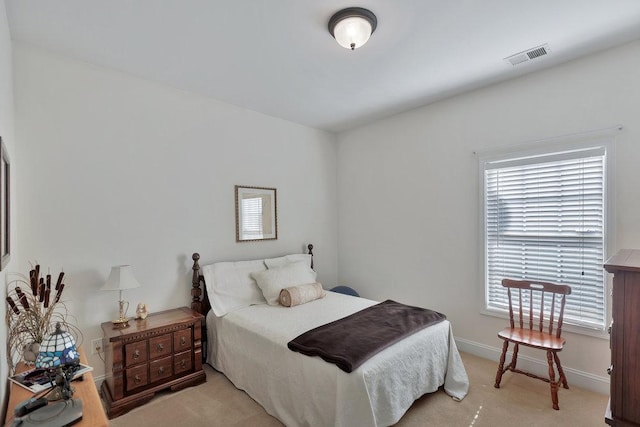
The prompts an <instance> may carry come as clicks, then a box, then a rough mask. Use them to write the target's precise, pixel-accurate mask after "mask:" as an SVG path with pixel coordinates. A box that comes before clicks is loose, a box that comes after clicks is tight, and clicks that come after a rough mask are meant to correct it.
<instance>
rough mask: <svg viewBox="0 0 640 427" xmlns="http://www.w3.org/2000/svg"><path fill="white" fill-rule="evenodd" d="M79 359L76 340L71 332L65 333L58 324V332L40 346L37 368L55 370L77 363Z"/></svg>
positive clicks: (48, 337)
mask: <svg viewBox="0 0 640 427" xmlns="http://www.w3.org/2000/svg"><path fill="white" fill-rule="evenodd" d="M79 359H80V356H79V355H78V350H77V349H76V340H75V339H74V338H73V335H71V334H70V333H69V332H67V331H63V330H62V329H61V327H60V323H59V322H58V323H56V330H55V331H54V332H53V333H52V334H51V335H49V336H47V337H45V339H44V340H43V341H42V343H41V344H40V351H39V353H38V357H37V358H36V368H55V367H58V366H62V365H67V364H72V363H77V362H78V360H79Z"/></svg>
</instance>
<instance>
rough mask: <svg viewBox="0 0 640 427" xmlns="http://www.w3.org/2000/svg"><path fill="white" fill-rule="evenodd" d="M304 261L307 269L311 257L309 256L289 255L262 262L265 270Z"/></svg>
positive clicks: (309, 265)
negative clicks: (265, 267)
mask: <svg viewBox="0 0 640 427" xmlns="http://www.w3.org/2000/svg"><path fill="white" fill-rule="evenodd" d="M298 261H305V262H306V263H307V266H308V267H311V255H309V254H291V255H285V256H281V257H278V258H267V259H265V260H264V263H265V265H266V266H267V268H274V267H282V266H284V265H287V264H291V263H292V262H298Z"/></svg>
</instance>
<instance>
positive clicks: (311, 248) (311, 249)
mask: <svg viewBox="0 0 640 427" xmlns="http://www.w3.org/2000/svg"><path fill="white" fill-rule="evenodd" d="M307 249H309V255H311V269H312V270H313V245H312V244H311V243H309V244H308V245H307Z"/></svg>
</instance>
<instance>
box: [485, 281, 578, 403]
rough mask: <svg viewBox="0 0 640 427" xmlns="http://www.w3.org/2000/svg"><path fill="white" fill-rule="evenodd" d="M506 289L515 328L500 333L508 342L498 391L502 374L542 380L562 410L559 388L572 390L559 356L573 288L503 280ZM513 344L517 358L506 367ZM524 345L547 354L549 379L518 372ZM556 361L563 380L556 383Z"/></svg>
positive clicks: (503, 351) (503, 348) (499, 375)
mask: <svg viewBox="0 0 640 427" xmlns="http://www.w3.org/2000/svg"><path fill="white" fill-rule="evenodd" d="M502 286H504V287H505V288H507V294H508V296H509V320H510V323H511V326H510V327H509V328H505V329H503V330H502V331H500V332H498V337H499V338H501V339H503V340H504V344H503V345H502V355H501V356H500V364H499V365H498V372H497V374H496V383H495V387H496V388H500V381H501V380H502V374H504V373H505V372H506V371H512V372H516V373H519V374H525V375H527V376H530V377H533V378H538V379H540V380H542V381H546V382H548V383H549V384H550V385H551V400H552V402H553V409H560V408H559V406H558V386H559V385H560V384H562V386H563V387H564V388H567V389H568V388H569V385H568V384H567V378H566V377H565V375H564V371H563V370H562V365H561V364H560V358H559V357H558V352H560V351H562V348H563V347H564V344H565V340H564V338H562V337H561V334H562V321H563V316H564V305H565V299H566V296H567V295H569V294H570V293H571V287H569V286H567V285H556V284H553V283H545V282H535V281H530V280H510V279H503V280H502ZM514 299H515V301H514ZM514 309H515V310H516V314H517V324H516V320H514ZM545 317H547V318H545ZM556 319H557V322H556V323H557V326H556V328H555V332H554V322H555V321H556ZM545 323H546V324H545ZM510 342H512V343H513V344H514V348H513V355H512V357H511V363H509V365H508V366H507V367H505V366H504V361H505V358H506V356H507V348H508V347H509V343H510ZM520 344H522V345H525V346H527V347H533V348H539V349H541V350H545V351H546V352H547V363H548V364H549V378H544V377H541V376H538V375H536V374H533V373H530V372H525V371H522V370H520V369H517V368H516V362H517V360H518V348H519V346H520ZM554 361H555V363H556V365H557V368H558V376H559V378H558V380H557V381H556V380H555V371H554V367H553V362H554Z"/></svg>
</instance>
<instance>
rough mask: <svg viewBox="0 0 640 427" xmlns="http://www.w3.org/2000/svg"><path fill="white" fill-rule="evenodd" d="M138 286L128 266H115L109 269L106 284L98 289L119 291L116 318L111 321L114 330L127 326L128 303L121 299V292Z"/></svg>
mask: <svg viewBox="0 0 640 427" xmlns="http://www.w3.org/2000/svg"><path fill="white" fill-rule="evenodd" d="M139 286H140V283H138V281H137V280H136V278H135V277H134V276H133V270H132V269H131V266H130V265H117V266H114V267H111V273H110V274H109V278H108V279H107V282H106V283H105V284H104V285H103V286H102V288H100V290H103V291H120V299H119V304H120V308H119V311H118V318H117V319H114V320H112V321H111V322H112V323H113V327H114V329H121V328H126V327H128V326H129V319H128V318H127V317H126V316H127V310H128V309H129V302H128V301H125V300H123V299H122V291H123V290H124V289H133V288H137V287H139Z"/></svg>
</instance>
